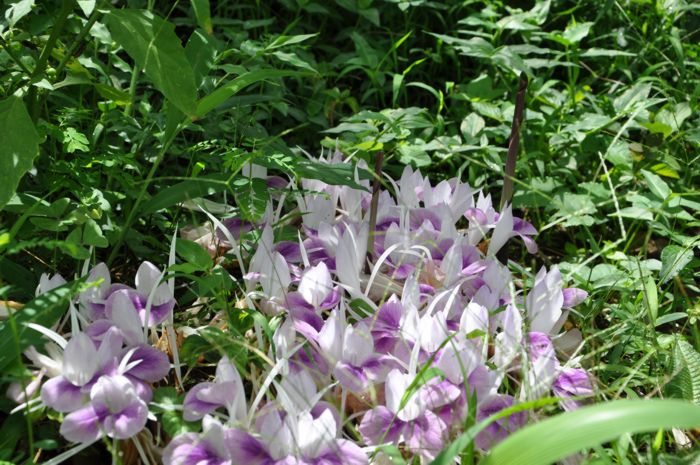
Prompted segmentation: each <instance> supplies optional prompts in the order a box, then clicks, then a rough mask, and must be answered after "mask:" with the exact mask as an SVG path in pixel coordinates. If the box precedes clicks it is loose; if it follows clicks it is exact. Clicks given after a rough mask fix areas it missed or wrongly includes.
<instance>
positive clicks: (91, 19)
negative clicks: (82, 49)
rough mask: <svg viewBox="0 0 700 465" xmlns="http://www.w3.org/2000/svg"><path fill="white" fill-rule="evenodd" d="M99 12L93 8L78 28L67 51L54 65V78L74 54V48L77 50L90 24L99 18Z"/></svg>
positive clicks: (90, 26) (90, 27) (88, 30)
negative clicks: (55, 65) (82, 24)
mask: <svg viewBox="0 0 700 465" xmlns="http://www.w3.org/2000/svg"><path fill="white" fill-rule="evenodd" d="M99 16H100V13H99V11H97V10H95V11H93V12H92V14H91V15H90V17H89V18H88V20H87V22H86V23H85V25H84V26H83V28H82V29H81V30H80V32H79V33H78V36H77V37H76V38H75V40H74V41H73V43H72V44H71V46H70V47H69V48H68V51H67V52H66V54H65V55H64V57H63V59H62V60H61V62H60V63H59V64H58V66H57V67H56V79H58V77H59V76H60V75H61V71H63V68H65V67H66V65H67V64H68V61H69V60H70V59H71V57H72V56H73V55H74V54H75V52H76V50H78V47H79V46H80V44H81V43H82V41H83V39H84V38H85V36H86V35H87V33H88V32H90V29H92V26H93V25H94V24H95V22H96V21H97V18H99Z"/></svg>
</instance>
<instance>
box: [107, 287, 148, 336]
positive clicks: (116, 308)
mask: <svg viewBox="0 0 700 465" xmlns="http://www.w3.org/2000/svg"><path fill="white" fill-rule="evenodd" d="M111 299H112V315H111V318H112V321H113V322H114V324H115V325H116V327H117V328H119V329H121V330H122V333H123V334H124V338H125V339H126V341H127V343H129V344H140V343H142V342H143V325H142V323H141V318H139V314H138V312H137V311H136V308H135V307H134V304H133V303H132V302H131V299H130V298H129V296H128V295H127V293H126V292H122V291H118V292H115V293H114V294H112V297H111Z"/></svg>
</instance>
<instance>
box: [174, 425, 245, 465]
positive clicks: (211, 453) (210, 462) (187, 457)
mask: <svg viewBox="0 0 700 465" xmlns="http://www.w3.org/2000/svg"><path fill="white" fill-rule="evenodd" d="M230 463H231V462H230V461H229V460H228V459H227V458H226V457H221V456H220V455H219V454H218V452H217V451H216V449H215V448H214V447H211V445H210V444H209V443H208V442H207V441H206V440H203V439H200V437H199V435H198V434H196V433H185V434H181V435H179V436H177V437H175V439H173V440H172V441H170V444H168V446H167V447H166V448H165V450H164V451H163V465H230ZM241 463H246V462H241Z"/></svg>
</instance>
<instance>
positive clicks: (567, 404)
mask: <svg viewBox="0 0 700 465" xmlns="http://www.w3.org/2000/svg"><path fill="white" fill-rule="evenodd" d="M552 391H554V394H555V395H556V396H557V397H561V398H562V400H561V405H562V407H563V408H564V410H569V411H570V410H576V409H577V408H579V407H580V406H581V402H580V401H577V400H574V399H571V397H579V396H592V395H593V393H594V391H593V384H592V383H591V379H590V377H589V376H588V373H586V371H585V370H583V369H581V368H564V370H563V371H562V373H561V374H560V375H559V377H558V378H557V379H556V381H554V386H553V387H552Z"/></svg>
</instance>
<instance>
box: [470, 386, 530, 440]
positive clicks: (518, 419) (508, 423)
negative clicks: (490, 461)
mask: <svg viewBox="0 0 700 465" xmlns="http://www.w3.org/2000/svg"><path fill="white" fill-rule="evenodd" d="M512 405H513V397H511V396H509V395H500V394H499V395H495V396H493V397H491V398H489V399H487V400H486V401H485V402H484V403H482V404H481V405H480V406H479V411H478V412H477V414H476V420H477V422H480V421H483V420H485V419H486V418H488V417H490V416H491V415H493V414H495V413H498V412H500V411H501V410H503V409H505V408H508V407H511V406H512ZM526 421H527V412H518V413H514V414H512V415H510V416H508V417H506V418H501V419H499V420H496V421H495V422H493V423H491V424H490V425H489V426H487V427H486V428H485V429H483V430H482V431H481V432H480V433H479V434H478V435H477V436H476V439H475V443H476V445H477V447H479V448H480V449H482V450H487V449H489V448H490V447H491V446H493V445H495V444H497V443H498V442H500V441H502V440H503V439H505V438H506V437H508V435H509V434H510V433H512V432H514V431H516V430H517V429H519V428H521V427H522V426H523V425H524V424H525V422H526Z"/></svg>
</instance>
